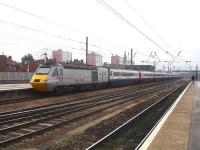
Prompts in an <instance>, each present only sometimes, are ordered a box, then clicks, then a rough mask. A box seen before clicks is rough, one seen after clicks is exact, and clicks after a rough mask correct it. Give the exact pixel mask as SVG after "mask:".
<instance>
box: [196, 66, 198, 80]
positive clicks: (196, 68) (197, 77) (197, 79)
mask: <svg viewBox="0 0 200 150" xmlns="http://www.w3.org/2000/svg"><path fill="white" fill-rule="evenodd" d="M196 80H198V65H196Z"/></svg>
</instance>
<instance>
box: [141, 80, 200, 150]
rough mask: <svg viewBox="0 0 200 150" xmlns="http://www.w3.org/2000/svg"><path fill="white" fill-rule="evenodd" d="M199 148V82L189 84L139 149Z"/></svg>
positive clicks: (190, 149)
mask: <svg viewBox="0 0 200 150" xmlns="http://www.w3.org/2000/svg"><path fill="white" fill-rule="evenodd" d="M146 149H148V150H200V82H196V83H195V84H190V85H189V86H188V87H187V89H185V91H184V92H183V93H182V95H180V96H179V98H178V99H177V100H176V102H175V103H174V105H173V106H172V108H171V109H170V110H169V111H168V113H167V114H166V115H165V116H164V117H163V118H162V120H161V121H160V123H159V124H158V125H157V126H156V128H155V129H154V130H153V132H152V133H151V135H150V136H149V137H148V138H147V139H146V141H145V142H144V144H143V145H142V146H141V147H140V150H146Z"/></svg>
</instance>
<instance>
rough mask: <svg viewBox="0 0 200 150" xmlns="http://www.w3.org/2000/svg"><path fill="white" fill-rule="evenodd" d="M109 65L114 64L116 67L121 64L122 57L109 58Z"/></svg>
mask: <svg viewBox="0 0 200 150" xmlns="http://www.w3.org/2000/svg"><path fill="white" fill-rule="evenodd" d="M111 64H116V65H120V64H123V57H120V56H118V55H115V56H111Z"/></svg>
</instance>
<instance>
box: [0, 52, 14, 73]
mask: <svg viewBox="0 0 200 150" xmlns="http://www.w3.org/2000/svg"><path fill="white" fill-rule="evenodd" d="M16 66H17V63H16V62H15V61H13V60H12V57H11V56H9V57H7V56H6V55H0V71H16Z"/></svg>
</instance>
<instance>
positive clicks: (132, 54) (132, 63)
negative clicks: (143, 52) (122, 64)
mask: <svg viewBox="0 0 200 150" xmlns="http://www.w3.org/2000/svg"><path fill="white" fill-rule="evenodd" d="M132 66H133V49H132V48H131V67H132Z"/></svg>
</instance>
